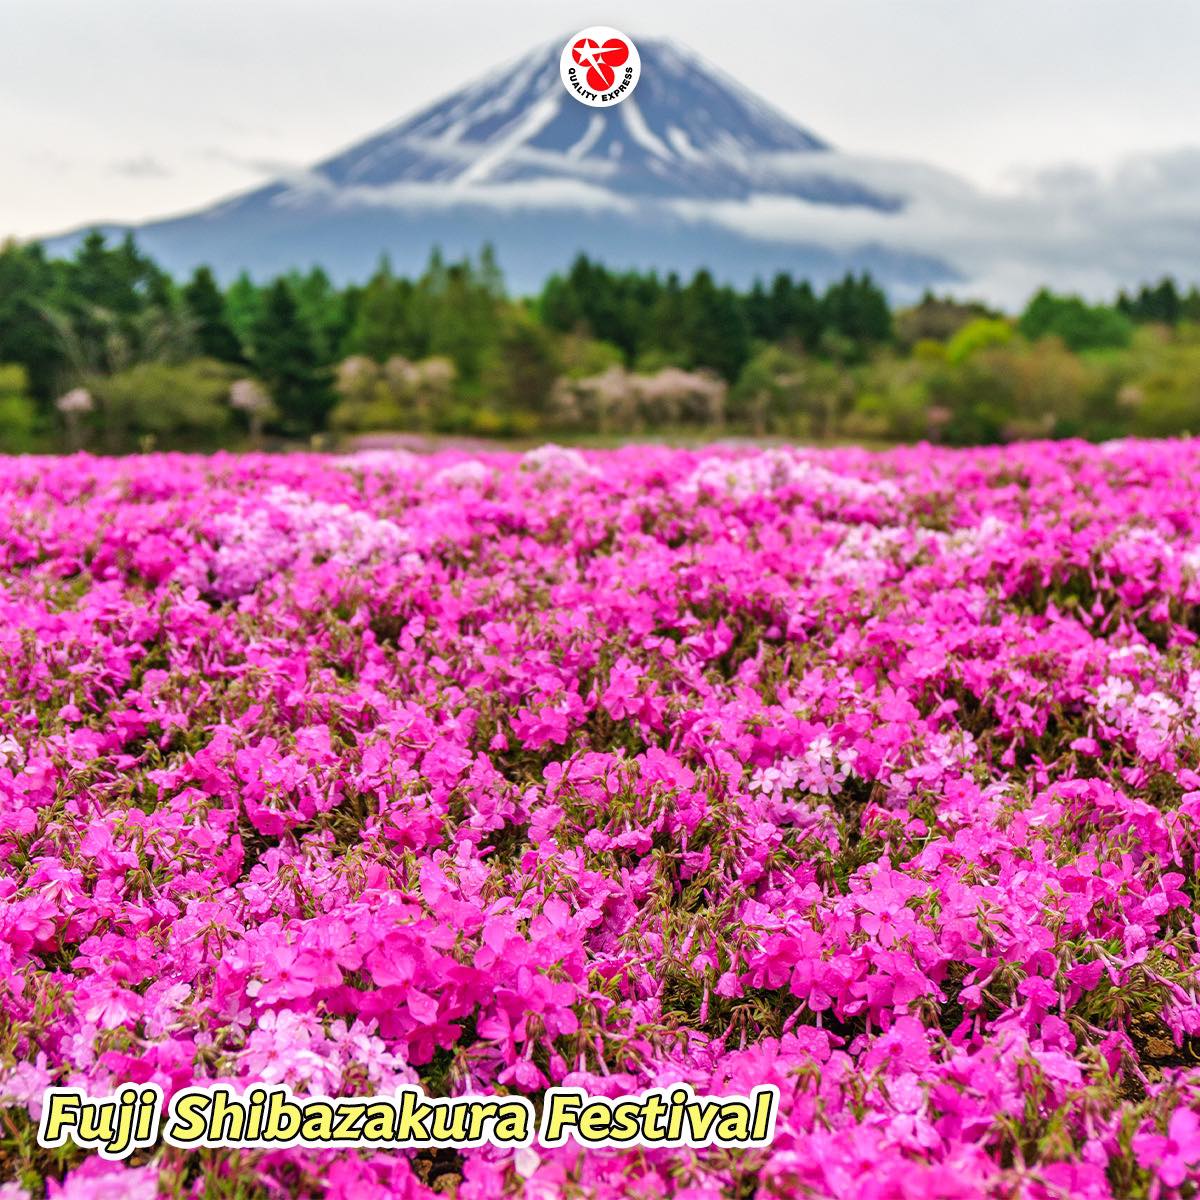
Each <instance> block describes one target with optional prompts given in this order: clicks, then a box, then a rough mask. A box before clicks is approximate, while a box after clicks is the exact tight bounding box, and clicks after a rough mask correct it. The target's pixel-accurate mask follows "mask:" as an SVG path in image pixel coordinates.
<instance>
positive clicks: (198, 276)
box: [183, 267, 244, 363]
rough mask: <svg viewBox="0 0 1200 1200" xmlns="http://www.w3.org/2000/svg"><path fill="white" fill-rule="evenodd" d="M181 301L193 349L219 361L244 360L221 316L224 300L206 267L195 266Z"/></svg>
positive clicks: (234, 336)
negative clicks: (192, 331)
mask: <svg viewBox="0 0 1200 1200" xmlns="http://www.w3.org/2000/svg"><path fill="white" fill-rule="evenodd" d="M183 302H184V304H185V305H186V307H187V310H188V313H189V314H190V315H191V317H192V321H193V322H194V326H195V338H196V344H197V348H198V349H199V351H200V353H201V354H203V355H204V356H205V357H206V358H215V359H217V360H218V361H219V362H227V363H240V362H242V361H243V360H244V356H243V354H242V347H241V343H240V342H239V341H238V339H237V335H236V334H235V333H234V332H233V329H232V327H231V326H230V324H229V321H228V319H227V318H226V316H225V299H224V297H223V296H222V295H221V290H220V288H218V287H217V281H216V280H215V279H214V278H213V273H212V271H211V270H210V269H209V268H208V267H197V268H196V270H195V273H194V274H193V275H192V278H191V279H190V280H189V281H188V283H187V284H186V285H185V286H184V289H183Z"/></svg>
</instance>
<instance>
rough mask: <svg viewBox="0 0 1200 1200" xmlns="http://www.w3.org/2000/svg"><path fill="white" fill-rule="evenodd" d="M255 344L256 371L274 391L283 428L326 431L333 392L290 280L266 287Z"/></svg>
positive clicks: (300, 432)
mask: <svg viewBox="0 0 1200 1200" xmlns="http://www.w3.org/2000/svg"><path fill="white" fill-rule="evenodd" d="M252 344H253V347H254V369H255V372H256V373H257V375H258V377H259V378H260V379H262V380H263V382H264V383H265V384H266V385H267V387H268V388H269V389H270V392H271V398H272V399H273V400H274V402H275V407H276V408H277V409H278V410H279V414H280V429H281V432H283V433H284V434H287V435H288V436H292V437H307V436H309V435H310V434H313V433H316V432H318V431H319V430H321V429H323V428H324V427H325V418H326V417H327V415H328V413H329V410H330V409H331V408H332V407H333V394H332V392H331V390H330V387H329V381H328V379H327V377H326V373H325V372H324V371H323V370H322V369H321V366H320V357H319V355H318V353H317V348H316V344H315V339H314V337H313V334H312V330H311V329H310V328H309V327H308V325H307V324H306V323H305V322H304V320H303V319H302V318H301V316H300V311H299V309H298V307H297V305H296V300H295V297H293V295H292V291H291V288H289V287H288V285H287V281H286V280H283V279H277V280H276V281H275V282H274V283H273V284H272V285H271V286H270V287H269V288H268V289H267V291H266V294H265V295H264V297H263V308H262V312H261V314H260V315H259V317H258V319H257V321H256V322H255V324H254V330H253V341H252Z"/></svg>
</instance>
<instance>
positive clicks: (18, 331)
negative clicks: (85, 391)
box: [0, 242, 66, 407]
mask: <svg viewBox="0 0 1200 1200" xmlns="http://www.w3.org/2000/svg"><path fill="white" fill-rule="evenodd" d="M54 288H55V268H54V264H52V263H51V262H50V261H49V260H48V259H47V258H46V254H45V251H44V250H43V249H42V247H41V246H38V245H30V246H19V245H17V244H16V243H15V242H6V243H4V244H3V245H2V246H0V362H6V363H16V364H19V365H20V366H22V367H23V368H24V369H25V374H26V377H27V379H28V384H29V388H30V390H31V391H32V393H33V394H34V396H36V397H37V398H38V399H39V400H40V401H41V402H42V404H43V407H45V406H46V405H48V404H49V402H50V400H51V399H52V397H53V396H54V395H55V392H56V390H57V387H58V385H59V383H60V382H61V377H62V375H63V373H64V370H65V368H66V356H65V353H64V350H63V346H62V343H61V341H60V339H59V338H58V336H57V335H56V332H55V329H54V326H53V325H52V323H51V322H50V321H49V320H48V319H47V316H46V310H47V309H48V308H49V307H50V306H51V304H52V297H53V292H54Z"/></svg>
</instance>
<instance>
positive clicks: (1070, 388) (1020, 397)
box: [0, 233, 1200, 452]
mask: <svg viewBox="0 0 1200 1200" xmlns="http://www.w3.org/2000/svg"><path fill="white" fill-rule="evenodd" d="M685 430H687V431H692V432H693V433H696V432H699V433H715V432H717V431H719V430H727V431H733V432H746V433H751V434H756V435H779V436H788V437H799V438H820V439H837V438H858V439H864V438H865V439H880V440H911V439H918V438H931V439H934V440H940V441H944V442H950V443H956V444H962V443H974V442H988V441H1002V440H1007V439H1011V438H1020V437H1030V436H1049V437H1054V436H1067V435H1082V436H1089V437H1096V438H1102V437H1109V436H1114V435H1116V434H1120V433H1124V432H1137V433H1181V432H1191V431H1193V430H1196V431H1200V292H1197V290H1196V288H1194V287H1193V288H1191V289H1190V290H1188V291H1186V292H1184V291H1182V290H1181V289H1180V288H1179V287H1178V286H1177V285H1176V283H1175V282H1174V281H1172V280H1170V279H1166V280H1162V281H1160V282H1159V283H1157V284H1153V285H1147V286H1145V287H1142V288H1141V289H1140V290H1138V291H1136V292H1133V293H1128V294H1127V293H1121V294H1120V295H1119V296H1118V297H1116V298H1115V300H1114V302H1113V303H1112V304H1111V305H1105V304H1099V305H1096V304H1088V303H1086V302H1085V301H1083V300H1081V299H1079V298H1077V297H1072V296H1059V295H1055V294H1053V293H1051V292H1049V291H1043V292H1039V293H1038V295H1036V296H1035V297H1033V299H1032V300H1031V301H1030V303H1029V305H1028V306H1027V307H1026V309H1025V311H1024V312H1023V313H1022V314H1021V315H1020V316H1019V317H1018V318H1016V319H1009V318H1007V317H1004V316H1003V315H1001V314H999V313H996V312H993V311H990V310H988V309H987V308H985V307H984V306H982V305H978V304H968V303H961V302H958V301H955V300H951V299H945V298H938V297H935V296H932V295H927V296H926V297H924V299H923V300H922V301H921V302H920V303H919V304H917V305H915V306H912V307H908V308H903V309H899V310H893V309H892V308H890V307H889V304H888V301H887V297H886V295H885V294H884V293H883V291H882V290H881V289H880V288H879V287H878V286H876V285H875V284H874V282H873V281H872V280H871V279H870V278H869V277H865V276H847V277H846V278H845V279H842V280H840V281H838V282H835V283H833V284H831V285H829V286H827V287H825V288H823V289H816V288H814V287H813V286H811V284H810V283H809V282H807V281H805V280H802V279H795V278H793V277H791V276H790V275H788V274H786V273H781V274H778V275H777V276H776V277H775V278H774V279H772V280H770V281H768V282H758V283H755V285H754V286H753V287H752V288H750V289H749V290H745V291H738V290H735V289H733V288H730V287H728V286H724V285H721V284H719V283H718V282H716V281H715V280H714V279H713V277H712V276H711V274H710V273H709V272H707V271H698V272H697V273H696V274H695V275H694V276H692V277H691V278H690V279H687V280H684V279H681V278H679V277H678V276H676V275H673V274H668V275H663V276H660V275H657V274H654V273H645V272H620V271H612V270H609V269H607V268H606V267H604V266H603V265H601V264H600V263H597V262H594V261H591V260H590V259H588V258H587V257H585V256H580V257H579V258H578V259H577V260H576V261H575V262H574V263H573V264H572V265H571V267H570V268H569V270H567V271H566V272H565V273H563V274H560V275H555V276H554V277H552V278H551V279H550V280H548V281H547V283H546V284H545V286H544V288H543V289H542V291H541V293H540V294H539V295H537V296H535V297H532V298H514V297H510V296H509V295H508V294H507V293H506V290H505V287H504V281H503V277H502V274H501V271H500V269H499V266H498V265H497V263H496V260H495V257H494V255H493V254H492V253H491V251H490V249H488V248H486V247H485V248H484V250H483V251H482V253H481V254H480V255H479V256H478V258H477V259H474V260H471V259H466V260H462V261H457V262H448V261H446V260H445V259H444V258H443V257H442V256H441V255H440V254H439V253H438V252H436V251H435V252H434V253H433V254H432V255H431V257H430V260H429V263H428V265H427V267H426V269H425V271H424V272H423V273H422V274H421V275H420V276H419V277H418V278H406V277H403V276H400V275H397V274H396V273H395V272H394V271H393V270H392V269H391V267H390V266H389V264H388V263H387V261H386V260H384V261H382V262H381V263H380V266H379V268H378V269H377V271H376V272H375V274H374V275H373V276H372V277H371V278H370V279H369V280H368V281H367V282H366V283H363V284H354V285H350V286H347V287H337V286H335V285H334V284H333V283H332V282H331V281H330V279H329V277H328V276H327V275H326V274H325V273H324V272H323V271H321V270H320V269H319V268H314V269H312V270H309V271H307V272H298V271H297V272H292V273H290V274H288V275H285V276H282V277H280V278H277V279H273V280H269V281H265V282H256V281H254V280H252V279H250V278H249V277H248V276H244V275H243V276H241V277H240V278H238V279H236V280H234V281H233V282H232V283H231V284H229V285H228V286H225V287H222V286H220V285H219V284H218V282H217V280H216V279H215V277H214V275H213V273H212V272H211V271H210V270H209V269H207V268H205V267H201V268H199V269H197V270H196V271H195V272H194V273H193V274H192V276H191V277H190V278H189V279H187V280H183V281H177V280H174V279H172V278H171V277H170V276H169V275H168V274H167V273H166V272H164V271H163V270H162V269H160V268H159V267H158V266H157V265H156V264H155V263H154V262H153V261H152V260H151V259H150V258H149V257H147V256H146V255H144V254H143V253H142V252H141V251H140V250H139V249H138V247H137V246H136V245H135V243H134V242H133V241H132V239H128V238H127V239H125V240H124V241H122V242H120V243H117V244H115V245H110V244H109V243H108V242H106V240H105V239H104V238H103V237H102V236H101V235H100V234H98V233H94V234H92V235H90V236H88V237H87V238H85V239H84V241H83V242H82V243H81V244H80V246H79V248H78V250H77V251H76V253H75V254H74V255H73V256H72V257H71V258H69V259H51V258H49V257H48V256H47V255H46V254H45V253H44V251H43V250H42V248H41V247H39V246H37V245H25V246H20V245H16V244H9V245H7V246H4V247H3V248H0V448H3V449H6V450H9V451H21V450H33V449H57V448H60V447H62V446H64V445H65V446H67V447H76V446H86V447H88V448H92V449H97V450H104V451H108V452H120V451H125V450H129V449H135V448H138V447H145V446H149V445H156V446H160V447H166V446H172V447H174V446H178V447H184V448H206V447H215V446H220V445H234V446H236V445H245V444H251V443H253V444H261V443H263V442H266V443H268V444H270V443H272V442H277V443H279V444H294V443H297V442H304V441H308V440H310V439H312V438H314V437H327V438H337V437H346V436H349V435H353V434H359V433H367V432H372V431H389V432H391V431H397V432H405V431H420V432H430V433H471V434H484V435H500V436H505V435H507V436H513V435H516V436H532V435H543V434H545V435H560V436H582V435H588V434H602V435H610V436H615V435H621V434H642V433H647V432H661V433H666V434H670V433H673V432H684V431H685Z"/></svg>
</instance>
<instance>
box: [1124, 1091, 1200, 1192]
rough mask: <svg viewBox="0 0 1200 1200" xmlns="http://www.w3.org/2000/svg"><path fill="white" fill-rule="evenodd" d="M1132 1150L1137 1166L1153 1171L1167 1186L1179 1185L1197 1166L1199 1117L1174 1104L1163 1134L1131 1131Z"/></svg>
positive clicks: (1199, 1143) (1198, 1164)
mask: <svg viewBox="0 0 1200 1200" xmlns="http://www.w3.org/2000/svg"><path fill="white" fill-rule="evenodd" d="M1133 1152H1134V1154H1135V1155H1136V1156H1137V1160H1138V1164H1139V1166H1142V1167H1144V1168H1146V1169H1147V1170H1154V1171H1156V1172H1157V1174H1158V1177H1159V1178H1160V1179H1161V1180H1162V1181H1163V1183H1165V1184H1166V1185H1167V1186H1168V1187H1179V1186H1181V1185H1182V1184H1183V1182H1184V1181H1185V1180H1186V1179H1189V1178H1192V1177H1193V1175H1192V1172H1193V1170H1194V1169H1195V1168H1197V1167H1200V1117H1197V1115H1196V1114H1195V1113H1194V1112H1193V1111H1192V1110H1191V1109H1190V1108H1177V1109H1176V1110H1175V1111H1174V1112H1173V1113H1172V1114H1171V1118H1170V1120H1169V1121H1168V1122H1167V1132H1166V1133H1165V1134H1161V1133H1137V1134H1135V1135H1134V1139H1133Z"/></svg>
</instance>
